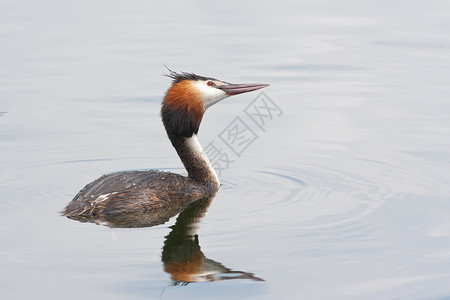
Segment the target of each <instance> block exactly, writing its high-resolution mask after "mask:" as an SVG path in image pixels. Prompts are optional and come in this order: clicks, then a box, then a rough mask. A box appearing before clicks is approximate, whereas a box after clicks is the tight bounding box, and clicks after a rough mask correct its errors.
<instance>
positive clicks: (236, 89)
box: [218, 83, 268, 96]
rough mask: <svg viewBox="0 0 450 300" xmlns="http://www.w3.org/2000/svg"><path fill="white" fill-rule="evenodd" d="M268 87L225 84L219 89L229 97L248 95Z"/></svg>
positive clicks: (257, 84) (252, 84)
mask: <svg viewBox="0 0 450 300" xmlns="http://www.w3.org/2000/svg"><path fill="white" fill-rule="evenodd" d="M266 86H268V84H264V83H249V84H225V85H221V86H218V88H219V89H221V90H222V91H224V92H225V93H227V95H228V96H232V95H237V94H242V93H247V92H251V91H255V90H259V89H262V88H264V87H266Z"/></svg>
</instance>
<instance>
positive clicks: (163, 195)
mask: <svg viewBox="0 0 450 300" xmlns="http://www.w3.org/2000/svg"><path fill="white" fill-rule="evenodd" d="M213 192H214V190H211V189H210V188H208V186H205V185H202V184H201V183H199V182H197V181H194V180H192V179H190V178H188V177H184V176H181V175H179V174H174V173H169V172H163V171H156V170H148V171H125V172H117V173H112V174H107V175H103V176H101V177H100V178H98V179H97V180H95V181H93V182H91V183H89V184H88V185H86V186H85V187H84V188H83V189H82V190H81V191H80V192H78V194H77V195H76V196H75V197H74V199H73V200H72V201H71V202H70V203H69V204H68V205H67V206H66V208H65V209H64V211H63V214H64V215H66V216H68V217H98V216H102V215H105V216H114V215H120V214H127V213H143V212H147V211H152V210H158V211H160V210H163V211H164V210H170V208H172V207H177V208H179V207H182V206H184V205H187V204H189V203H191V202H193V201H195V200H197V199H200V198H202V197H207V196H209V195H210V194H211V193H213Z"/></svg>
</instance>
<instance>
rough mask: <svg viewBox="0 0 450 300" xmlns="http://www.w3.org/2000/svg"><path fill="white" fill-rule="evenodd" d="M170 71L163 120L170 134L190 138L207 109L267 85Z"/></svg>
mask: <svg viewBox="0 0 450 300" xmlns="http://www.w3.org/2000/svg"><path fill="white" fill-rule="evenodd" d="M169 71H170V74H168V75H167V76H168V77H170V78H172V86H171V87H170V88H169V89H168V90H167V92H166V95H165V97H164V100H163V102H162V107H161V117H162V121H163V123H164V127H165V128H166V131H167V132H168V133H172V134H175V135H178V136H184V137H191V136H192V135H193V134H197V132H198V129H199V127H200V123H201V121H202V118H203V114H204V113H205V111H206V109H208V108H209V107H211V106H212V105H214V104H216V103H217V102H219V101H221V100H223V99H225V98H227V97H230V96H233V95H238V94H242V93H246V92H251V91H254V90H258V89H261V88H264V87H266V86H268V84H262V83H251V84H231V83H228V82H225V81H221V80H218V79H215V78H211V77H203V76H199V75H196V74H193V73H185V72H181V73H176V72H174V71H171V70H169Z"/></svg>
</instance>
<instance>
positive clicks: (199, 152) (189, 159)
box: [168, 133, 220, 190]
mask: <svg viewBox="0 0 450 300" xmlns="http://www.w3.org/2000/svg"><path fill="white" fill-rule="evenodd" d="M168 136H169V139H170V141H171V142H172V145H173V147H174V148H175V150H176V151H177V153H178V156H179V157H180V159H181V161H182V162H183V165H184V167H185V168H186V170H187V172H188V177H189V178H191V179H193V180H195V181H198V182H200V183H203V184H206V185H210V186H211V187H212V188H214V189H215V190H217V189H218V188H219V186H220V183H219V178H218V177H217V174H216V172H215V171H214V168H213V167H212V165H211V163H210V162H209V160H208V157H207V156H206V154H205V153H204V152H203V149H202V146H201V145H200V143H199V142H198V140H197V135H195V134H193V135H192V136H191V137H183V136H179V135H176V134H171V133H168Z"/></svg>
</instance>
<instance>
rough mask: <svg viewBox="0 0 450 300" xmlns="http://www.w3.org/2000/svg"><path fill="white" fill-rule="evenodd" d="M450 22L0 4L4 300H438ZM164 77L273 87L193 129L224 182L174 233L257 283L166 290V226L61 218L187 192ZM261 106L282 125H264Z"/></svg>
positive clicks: (371, 10) (269, 6)
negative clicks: (243, 128) (124, 181)
mask: <svg viewBox="0 0 450 300" xmlns="http://www.w3.org/2000/svg"><path fill="white" fill-rule="evenodd" d="M449 20H450V5H449V4H448V2H446V1H408V2H404V1H351V0H345V1H338V2H336V1H329V0H324V1H314V2H308V1H300V2H298V1H281V2H280V1H278V2H277V3H276V5H275V4H274V3H271V2H267V3H260V2H245V3H241V2H239V3H238V2H233V1H231V2H227V4H226V5H224V4H221V5H219V4H215V3H203V2H196V1H191V2H186V3H181V4H180V3H178V4H177V5H174V4H172V3H167V4H164V3H160V4H154V3H149V2H146V1H136V2H133V3H129V2H120V3H119V2H111V1H101V0H97V1H89V2H88V1H77V2H67V1H65V2H61V1H49V0H42V1H40V2H39V5H37V4H36V3H34V2H31V1H3V2H2V3H1V4H0V25H1V26H0V28H1V29H0V45H1V47H0V48H1V50H0V65H1V68H0V166H1V173H0V191H1V194H2V196H1V201H0V208H1V210H0V211H1V212H0V220H1V221H0V222H1V226H0V239H1V247H0V252H1V255H0V270H1V271H0V295H1V298H2V299H29V298H36V299H61V297H62V295H64V298H65V299H80V298H89V299H91V298H98V299H105V298H109V299H123V298H127V299H144V298H145V299H180V298H183V299H212V298H214V299H230V298H235V299H236V298H237V299H280V298H282V299H446V298H449V297H450V287H449V285H448V282H449V280H450V221H449V220H450V219H449V217H448V216H449V213H450V201H449V200H450V187H449V184H448V183H449V182H450V175H449V174H450V173H449V169H450V138H449V137H450V101H449V96H450V87H449V84H448V78H450V56H449V47H450V34H449V32H450V22H449ZM163 64H166V65H168V66H169V67H170V68H172V69H174V70H182V71H188V72H195V73H198V74H200V75H204V76H212V77H216V78H219V79H222V80H225V81H230V82H235V83H245V82H264V83H269V84H270V87H268V88H266V89H264V93H265V94H264V95H262V96H258V95H260V94H259V93H249V94H244V95H240V96H236V97H233V98H229V99H227V100H225V101H223V102H221V103H220V104H218V105H217V106H215V107H212V108H211V109H210V110H209V111H208V112H207V114H206V115H205V118H204V120H203V123H202V126H201V128H200V133H199V140H200V142H201V143H202V144H203V145H204V146H205V147H206V146H207V145H209V144H210V143H213V144H214V145H216V146H217V147H219V148H221V149H222V151H223V153H227V155H228V156H229V159H230V163H229V165H227V167H226V168H225V169H224V170H222V171H221V174H220V179H221V182H222V187H221V189H220V191H219V192H218V194H217V195H216V197H215V198H214V199H213V201H212V202H211V203H210V204H209V207H208V208H207V209H206V211H205V212H204V216H203V217H202V218H200V220H198V221H199V223H198V224H196V226H195V231H192V232H191V231H189V232H188V234H191V235H192V236H194V237H195V239H194V242H195V243H193V244H192V245H191V246H192V247H193V248H194V249H196V251H197V252H196V253H200V252H198V251H199V247H200V251H201V253H202V254H203V255H204V256H205V258H207V259H208V263H210V264H212V265H215V266H219V265H220V266H223V267H224V268H225V269H228V270H231V271H240V272H244V273H245V274H252V275H249V276H254V277H255V278H258V279H263V280H264V281H260V280H251V279H249V278H235V279H234V280H220V281H215V282H198V283H190V284H187V285H186V284H183V283H182V282H177V281H176V280H174V279H173V277H172V276H171V274H170V272H166V271H167V260H165V259H164V257H166V255H165V254H164V253H166V254H167V253H168V252H167V251H168V248H167V247H168V246H167V245H171V244H170V241H171V239H170V238H171V237H173V235H174V233H173V232H174V231H173V230H174V228H178V227H177V226H176V225H175V224H176V222H177V221H176V218H172V219H171V220H170V221H168V222H166V223H165V224H162V225H159V226H154V227H144V228H109V227H107V226H103V225H95V224H92V223H79V222H76V221H73V220H69V219H66V218H64V217H62V216H60V215H59V213H58V212H59V211H60V210H61V209H62V208H63V207H64V206H65V205H66V204H67V203H68V202H69V201H70V200H71V199H72V198H73V196H74V195H75V194H76V193H77V192H78V191H79V190H80V189H81V188H82V187H83V186H84V185H85V184H87V183H89V182H90V181H92V180H94V179H96V178H97V177H99V176H100V175H102V174H104V173H108V172H113V171H120V170H132V169H146V168H156V169H164V170H169V171H172V172H180V173H184V170H183V169H182V165H181V163H180V161H179V159H178V158H177V157H176V154H175V151H174V150H173V149H172V148H171V146H170V143H169V141H168V140H167V138H166V136H165V133H164V131H163V128H162V125H161V122H160V120H159V116H158V114H159V108H160V101H161V97H162V96H163V94H164V92H165V90H166V88H167V87H168V86H169V84H170V82H169V79H168V78H165V77H163V76H161V75H162V74H163V73H164V72H165V68H164V66H163ZM258 97H266V98H264V99H266V100H267V101H269V100H270V101H272V103H274V104H276V106H277V108H278V110H277V111H276V114H275V113H274V114H273V115H272V118H268V117H266V118H265V119H264V120H265V123H264V126H259V125H261V124H259V125H258V123H257V122H255V121H254V120H252V118H251V114H247V113H246V112H249V110H250V109H252V108H253V107H254V105H255V103H256V104H258V103H259V102H253V101H258V99H259V100H260V98H258ZM262 109H264V108H262ZM236 118H239V120H240V121H239V122H242V123H244V124H246V125H247V126H248V127H249V128H250V129H251V130H252V132H253V133H254V136H255V138H254V139H253V141H252V143H251V144H249V145H248V147H246V148H245V149H244V150H242V149H240V150H242V151H240V150H239V151H237V153H238V154H236V152H233V150H232V149H230V148H229V147H228V146H227V144H226V140H225V141H224V140H223V139H222V138H221V136H222V137H223V135H222V133H223V132H224V130H227V128H229V125H230V124H231V123H232V122H236ZM235 150H236V149H235ZM179 220H180V219H179ZM179 222H182V221H179ZM178 224H180V223H178ZM174 226H175V227H174ZM183 230H184V229H183ZM183 230H181V232H184V231H183ZM177 232H180V231H175V234H177ZM183 234H184V233H183ZM168 240H169V242H168ZM164 251H166V252H164ZM199 255H200V254H199ZM225 269H224V270H225ZM165 270H166V271H165ZM240 274H242V273H240ZM235 276H236V277H239V275H235ZM247 277H248V276H247Z"/></svg>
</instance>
